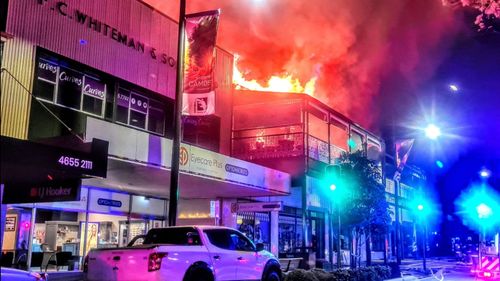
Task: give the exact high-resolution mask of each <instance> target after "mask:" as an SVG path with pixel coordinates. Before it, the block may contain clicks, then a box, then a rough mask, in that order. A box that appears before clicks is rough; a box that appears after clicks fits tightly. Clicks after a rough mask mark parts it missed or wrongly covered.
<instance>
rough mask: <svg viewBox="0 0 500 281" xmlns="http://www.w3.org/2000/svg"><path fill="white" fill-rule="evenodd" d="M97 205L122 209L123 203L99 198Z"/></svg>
mask: <svg viewBox="0 0 500 281" xmlns="http://www.w3.org/2000/svg"><path fill="white" fill-rule="evenodd" d="M97 205H101V206H109V207H116V208H120V207H121V206H122V201H119V200H112V199H105V198H99V199H97Z"/></svg>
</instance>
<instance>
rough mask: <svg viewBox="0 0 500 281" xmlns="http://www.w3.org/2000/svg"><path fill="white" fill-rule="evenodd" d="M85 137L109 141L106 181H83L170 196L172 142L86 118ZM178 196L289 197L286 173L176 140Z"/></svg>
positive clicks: (145, 193) (107, 186) (289, 182)
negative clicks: (178, 172) (178, 145)
mask: <svg viewBox="0 0 500 281" xmlns="http://www.w3.org/2000/svg"><path fill="white" fill-rule="evenodd" d="M86 138H87V139H91V138H100V139H105V140H107V141H108V142H109V160H108V173H107V177H106V179H97V178H92V179H86V180H84V182H83V184H84V185H89V186H99V187H105V188H111V189H116V190H122V191H127V192H133V193H138V194H144V195H151V196H160V197H169V186H170V164H171V157H172V155H171V151H172V141H171V140H170V139H167V138H162V137H159V136H156V135H153V134H148V133H146V132H142V131H139V130H134V129H131V128H128V127H126V126H121V125H118V124H113V123H110V122H106V121H102V120H99V119H96V118H92V117H88V118H87V126H86ZM180 154H181V155H180V156H181V157H180V169H181V175H180V197H181V198H217V197H220V198H224V197H226V198H236V197H259V196H277V195H288V194H289V192H290V184H291V178H290V175H289V174H287V173H284V172H281V171H278V170H274V169H270V168H266V167H263V166H260V165H257V164H254V163H250V162H247V161H243V160H240V159H236V158H232V157H229V156H226V155H223V154H220V153H216V152H213V151H209V150H206V149H202V148H199V147H196V146H192V145H188V144H184V143H182V144H181V153H180Z"/></svg>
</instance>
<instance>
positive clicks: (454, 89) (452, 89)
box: [448, 84, 458, 93]
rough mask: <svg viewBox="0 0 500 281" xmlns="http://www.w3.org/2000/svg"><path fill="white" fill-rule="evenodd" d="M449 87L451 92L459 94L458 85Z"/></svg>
mask: <svg viewBox="0 0 500 281" xmlns="http://www.w3.org/2000/svg"><path fill="white" fill-rule="evenodd" d="M448 87H449V88H450V90H451V91H452V92H455V93H456V92H458V86H457V85H455V84H450V85H449V86H448Z"/></svg>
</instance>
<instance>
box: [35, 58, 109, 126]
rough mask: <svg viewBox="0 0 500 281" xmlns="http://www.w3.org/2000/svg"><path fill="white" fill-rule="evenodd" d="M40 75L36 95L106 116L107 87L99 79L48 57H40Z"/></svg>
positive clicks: (37, 71)
mask: <svg viewBox="0 0 500 281" xmlns="http://www.w3.org/2000/svg"><path fill="white" fill-rule="evenodd" d="M63 64H64V66H63ZM36 76H37V77H36V81H35V90H34V94H35V96H36V97H38V98H39V99H42V100H45V101H49V102H52V103H56V104H58V105H62V106H64V107H68V108H72V109H75V110H78V111H82V112H85V113H89V114H92V115H96V116H100V117H102V116H103V115H104V108H105V99H106V91H107V89H106V84H105V83H103V82H102V81H101V80H100V79H99V78H96V77H93V76H91V75H88V74H84V73H83V72H80V71H77V70H74V69H73V68H71V67H69V66H68V64H67V63H66V62H63V61H60V60H56V59H50V58H48V57H45V56H42V57H40V58H39V59H38V63H37V69H36Z"/></svg>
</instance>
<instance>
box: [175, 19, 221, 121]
mask: <svg viewBox="0 0 500 281" xmlns="http://www.w3.org/2000/svg"><path fill="white" fill-rule="evenodd" d="M219 14H220V12H219V10H215V11H207V12H202V13H196V14H191V15H186V28H185V31H184V32H185V35H186V39H185V48H184V50H185V53H184V91H183V95H182V104H183V105H182V114H183V115H197V116H201V115H210V114H213V113H214V112H215V81H214V66H215V40H216V37H217V27H218V23H219Z"/></svg>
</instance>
